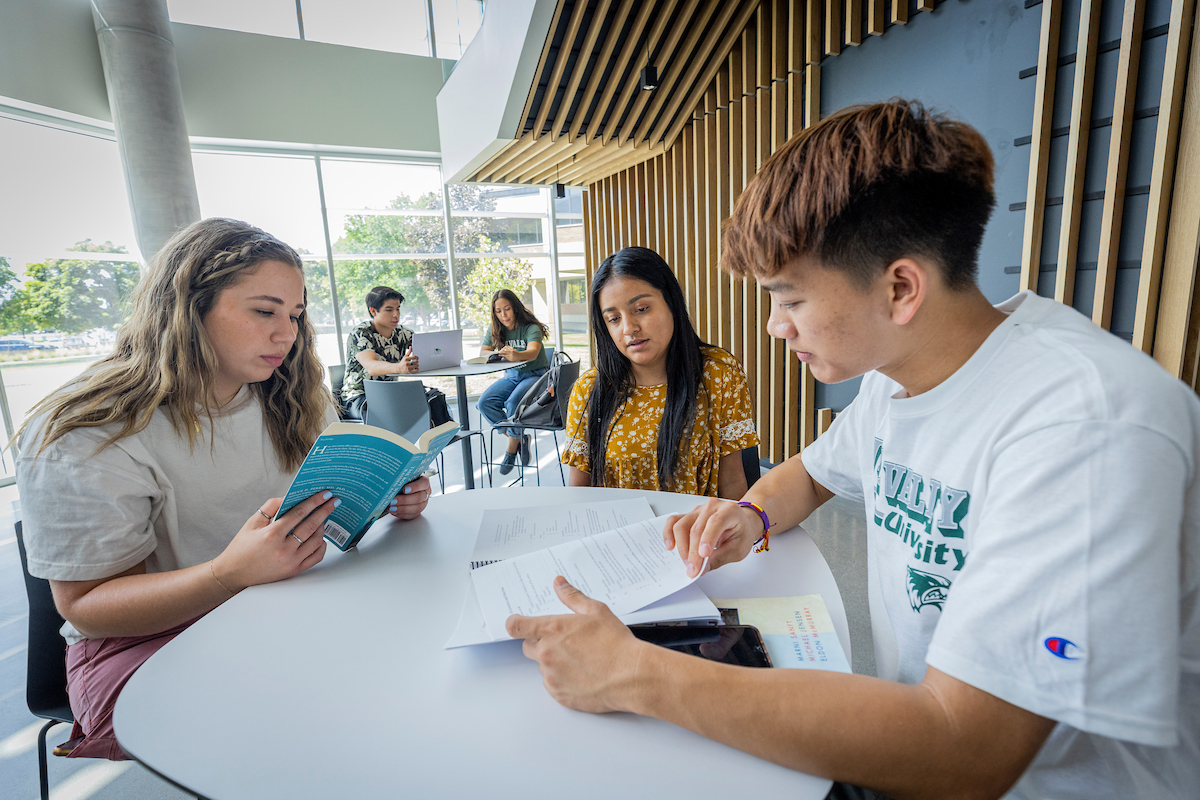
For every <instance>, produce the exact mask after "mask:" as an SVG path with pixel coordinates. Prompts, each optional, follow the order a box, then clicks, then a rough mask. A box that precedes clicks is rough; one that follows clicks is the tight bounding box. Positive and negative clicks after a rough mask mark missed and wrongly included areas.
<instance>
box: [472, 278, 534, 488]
mask: <svg viewBox="0 0 1200 800" xmlns="http://www.w3.org/2000/svg"><path fill="white" fill-rule="evenodd" d="M549 335H550V331H549V330H548V329H547V328H546V326H545V325H543V324H542V323H540V322H538V319H537V317H535V316H534V315H533V313H532V312H531V311H530V310H529V309H527V308H525V304H524V303H522V302H521V298H519V297H517V296H516V294H514V293H513V292H512V290H510V289H501V290H500V291H498V292H496V293H495V294H494V295H492V325H491V328H490V329H489V330H488V331H487V333H485V334H484V335H483V346H482V347H480V348H479V353H480V355H486V354H488V353H492V352H495V353H498V354H499V355H500V357H501V358H503V359H504V360H505V361H511V362H513V363H514V364H515V365H516V366H514V367H512V368H511V369H507V370H505V371H504V375H503V376H502V377H501V378H500V379H499V380H497V381H496V382H495V383H493V384H492V385H491V386H489V387H488V388H487V389H486V390H484V392H483V394H482V395H480V397H479V403H478V406H477V407H478V408H479V413H480V415H481V416H482V417H483V418H484V419H486V420H487V421H488V422H490V423H491V424H493V425H495V424H496V423H497V422H501V421H502V420H506V419H509V418H511V417H512V415H513V413H514V412H515V411H516V410H517V403H519V402H520V401H521V398H522V397H524V396H525V392H526V391H527V390H528V389H529V387H530V386H532V385H533V383H534V381H536V380H537V379H538V377H540V376H541V375H542V374H544V373H545V372H546V369H547V368H548V367H549V366H550V362H549V361H548V360H547V359H546V351H545V350H544V349H543V348H542V340H543V339H545V338H546V337H547V336H549ZM502 432H503V433H506V434H507V435H508V452H506V453H505V454H504V460H503V461H502V462H501V464H500V474H501V475H507V474H508V473H509V472H512V468H513V465H515V464H516V463H517V450H518V448H519V449H520V451H521V464H522V465H523V466H529V460H530V453H529V435H528V434H524V433H520V431H519V430H518V429H515V428H505V429H503V431H502Z"/></svg>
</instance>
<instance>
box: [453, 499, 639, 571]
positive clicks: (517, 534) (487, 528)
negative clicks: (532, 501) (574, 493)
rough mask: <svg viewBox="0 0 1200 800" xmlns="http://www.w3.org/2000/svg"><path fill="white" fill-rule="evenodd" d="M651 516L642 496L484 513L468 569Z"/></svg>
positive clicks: (621, 526)
mask: <svg viewBox="0 0 1200 800" xmlns="http://www.w3.org/2000/svg"><path fill="white" fill-rule="evenodd" d="M653 517H654V511H653V510H652V509H651V508H650V502H649V501H648V500H646V498H645V497H633V498H629V499H626V500H608V501H604V502H599V503H579V504H577V505H571V506H566V507H563V506H535V507H533V508H497V509H494V510H490V511H486V512H484V515H483V521H482V522H481V523H480V525H479V535H478V536H477V537H476V539H475V550H474V551H473V552H472V553H471V569H475V568H476V567H481V566H483V565H484V564H491V563H492V562H494V561H501V560H503V559H505V558H515V557H516V556H523V555H525V554H526V553H532V552H534V551H537V550H544V549H546V548H547V547H553V546H554V545H556V544H562V543H563V542H569V541H574V540H575V539H582V538H583V537H585V536H595V535H596V534H597V533H602V532H603V531H611V530H613V529H615V528H623V527H625V526H626V525H632V524H633V523H635V522H642V521H643V520H648V519H652V518H653Z"/></svg>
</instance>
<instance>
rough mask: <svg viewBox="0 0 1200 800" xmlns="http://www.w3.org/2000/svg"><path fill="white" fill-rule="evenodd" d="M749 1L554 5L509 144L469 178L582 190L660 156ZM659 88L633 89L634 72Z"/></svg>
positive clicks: (608, 0)
mask: <svg viewBox="0 0 1200 800" xmlns="http://www.w3.org/2000/svg"><path fill="white" fill-rule="evenodd" d="M758 4H759V3H758V0H560V2H559V3H558V6H557V7H556V9H555V14H554V18H553V20H552V22H551V25H550V33H549V35H548V36H547V39H546V43H545V45H544V46H543V49H542V54H541V59H540V61H539V63H538V68H537V72H536V82H535V83H534V85H533V86H532V87H531V88H530V91H529V97H528V99H527V100H526V103H525V109H524V115H523V118H522V119H523V122H522V124H521V127H520V130H519V132H518V136H519V138H517V139H516V140H515V141H514V142H513V143H512V144H511V145H509V146H507V147H505V148H504V149H503V150H501V151H500V152H499V153H497V154H496V155H495V156H494V157H493V158H492V159H491V160H490V161H488V162H487V163H485V164H484V165H483V166H481V167H480V168H479V169H478V170H477V171H476V172H475V173H474V175H472V177H471V178H470V181H473V182H482V183H531V184H544V183H557V182H562V183H571V184H574V185H583V184H584V183H586V182H592V181H595V180H596V179H597V178H598V177H603V176H605V175H609V174H612V172H615V171H617V170H619V169H625V168H627V167H628V166H629V165H630V164H633V163H638V162H640V161H644V160H646V159H648V158H651V157H653V156H655V155H657V154H658V153H661V152H662V151H663V150H665V149H666V148H667V147H669V146H670V144H671V141H672V140H673V139H674V138H675V137H676V136H677V135H678V133H679V131H680V130H681V129H682V127H683V126H684V125H685V124H686V123H687V121H688V120H689V119H690V118H691V115H692V111H693V109H694V108H695V106H696V103H697V100H698V98H702V97H703V96H704V92H705V90H706V89H707V88H708V84H709V83H711V82H712V80H713V76H714V75H715V70H716V69H718V68H719V67H720V65H721V64H723V63H725V59H726V58H727V57H728V55H729V51H730V50H731V49H732V48H733V46H734V44H736V43H737V41H738V39H739V35H740V33H741V31H742V29H743V28H744V27H745V25H746V24H747V22H748V21H749V19H750V16H751V15H752V14H753V13H754V9H755V8H756V7H757V6H758ZM648 64H650V65H653V66H655V67H656V68H657V70H658V79H659V86H658V88H657V89H654V90H653V91H647V90H644V89H642V88H641V71H642V68H643V67H645V66H647V65H648Z"/></svg>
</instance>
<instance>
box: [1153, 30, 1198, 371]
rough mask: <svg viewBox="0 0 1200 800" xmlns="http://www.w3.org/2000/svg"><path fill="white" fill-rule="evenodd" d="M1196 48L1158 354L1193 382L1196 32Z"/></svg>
mask: <svg viewBox="0 0 1200 800" xmlns="http://www.w3.org/2000/svg"><path fill="white" fill-rule="evenodd" d="M1196 20H1197V24H1200V8H1197V10H1196ZM1191 51H1192V52H1191V63H1190V64H1189V66H1188V73H1189V74H1190V75H1191V76H1192V78H1191V86H1190V87H1188V92H1187V97H1186V98H1185V99H1184V106H1183V109H1182V112H1181V117H1180V126H1179V152H1178V156H1177V158H1176V162H1175V187H1174V191H1173V192H1172V197H1171V218H1170V221H1169V225H1168V228H1167V241H1166V247H1165V250H1164V254H1163V274H1162V292H1161V294H1160V299H1159V308H1158V323H1157V326H1156V328H1157V329H1156V332H1155V335H1154V359H1155V360H1156V361H1157V362H1158V363H1159V364H1162V365H1163V367H1164V368H1166V370H1167V371H1168V372H1170V373H1171V374H1172V375H1175V376H1176V377H1178V378H1183V379H1184V380H1185V381H1186V382H1187V383H1188V385H1191V386H1193V387H1194V386H1195V382H1196V374H1195V373H1196V370H1195V366H1194V363H1195V355H1193V356H1192V359H1191V363H1189V362H1188V360H1187V354H1188V350H1189V346H1190V349H1191V351H1192V352H1193V354H1194V353H1195V352H1196V351H1197V349H1198V348H1197V342H1196V328H1195V325H1194V323H1195V322H1196V320H1195V319H1193V318H1192V315H1193V314H1194V313H1195V311H1194V307H1195V302H1196V296H1197V294H1198V293H1197V292H1196V282H1197V278H1198V277H1200V274H1198V273H1200V37H1195V34H1194V33H1193V39H1192V43H1191ZM1189 340H1190V341H1189Z"/></svg>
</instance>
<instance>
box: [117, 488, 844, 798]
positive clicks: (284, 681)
mask: <svg viewBox="0 0 1200 800" xmlns="http://www.w3.org/2000/svg"><path fill="white" fill-rule="evenodd" d="M636 494H646V495H647V497H648V499H649V500H650V504H651V506H652V507H653V508H654V511H655V512H656V513H658V514H665V513H675V512H681V511H685V510H687V509H689V508H691V507H693V506H694V505H695V504H696V502H697V501H698V498H696V497H692V496H687V495H676V494H666V493H660V492H649V493H640V492H631V491H628V490H622V489H593V488H578V487H575V488H568V487H561V488H560V487H538V488H532V487H530V488H508V489H486V490H476V491H471V492H464V493H456V494H452V495H443V496H438V497H434V498H433V499H432V501H431V502H430V504H429V507H428V509H427V511H426V513H425V514H424V515H423V517H422V518H421V519H419V520H414V521H411V522H398V521H395V520H393V519H392V518H391V517H388V518H386V519H385V520H384V521H381V522H380V523H378V524H377V525H376V527H375V528H374V529H373V530H372V531H371V532H370V533H368V534H367V536H366V538H365V539H364V540H363V542H362V544H361V545H360V546H359V547H358V548H357V550H354V551H351V552H349V553H340V552H339V551H337V550H336V549H334V548H329V551H328V555H327V556H326V557H325V560H324V562H323V563H322V564H320V565H318V566H317V567H315V568H313V569H312V570H310V571H309V572H307V573H305V574H303V575H301V576H299V577H297V578H294V579H292V580H288V581H283V582H280V583H275V584H270V585H267V586H256V587H253V588H251V589H248V590H246V591H244V592H242V593H241V594H239V595H238V596H237V597H235V598H233V599H232V600H230V601H229V602H227V603H225V604H224V605H223V606H221V607H219V608H217V609H216V610H215V611H213V612H212V613H210V614H209V615H208V616H206V617H204V618H203V619H201V620H200V621H199V622H197V623H196V624H195V625H193V626H192V627H191V628H190V629H188V630H187V631H185V632H184V633H183V634H181V635H180V636H179V637H178V638H176V639H175V640H174V641H173V642H171V643H169V644H168V645H167V646H166V647H164V648H163V649H162V650H160V651H159V652H158V653H157V654H155V655H154V656H153V657H151V658H150V660H149V661H148V662H147V663H146V664H145V665H144V666H143V667H142V668H141V669H140V670H138V671H137V672H136V673H135V674H134V676H133V678H132V679H131V680H130V681H129V683H128V684H127V685H126V687H125V690H124V691H123V692H122V693H121V696H120V699H119V700H118V702H117V706H116V713H115V726H116V732H117V737H118V740H119V741H120V743H121V746H122V747H123V748H124V749H125V750H126V752H128V753H129V754H130V755H131V756H134V757H136V758H137V759H138V760H139V761H141V762H142V763H143V764H145V765H146V766H147V767H149V768H150V769H151V770H153V771H155V772H157V773H159V774H160V775H162V776H164V777H165V778H167V779H168V780H170V781H172V782H174V783H177V784H178V785H180V786H182V787H183V788H185V789H187V790H188V791H190V792H193V793H196V794H200V795H202V796H204V797H208V798H214V800H215V799H216V798H220V800H239V799H241V798H245V800H263V799H264V798H276V797H279V798H289V800H304V798H342V797H345V798H356V800H361V799H362V798H374V797H414V798H438V797H463V798H476V797H477V798H522V799H524V798H535V797H570V798H598V799H603V800H612V798H626V797H653V798H669V797H680V796H687V797H689V798H714V799H716V798H721V800H724V799H725V798H729V797H744V796H750V795H753V796H755V797H772V798H773V797H780V798H782V797H786V798H788V800H818V799H819V798H823V797H824V796H825V794H826V793H827V792H828V790H829V786H830V783H829V781H827V780H822V779H819V778H815V777H812V776H809V775H805V774H803V773H799V772H794V771H792V770H788V769H785V768H783V767H780V766H777V765H775V764H772V763H770V762H768V761H763V760H761V759H759V758H755V757H754V756H750V755H747V754H745V753H742V752H740V751H737V750H735V749H733V748H731V747H727V746H725V745H723V744H718V743H716V742H713V741H710V740H708V739H705V738H703V737H701V736H698V735H696V734H694V733H691V732H690V731H686V730H683V729H681V728H677V727H674V726H672V725H669V724H667V723H665V722H661V721H659V720H654V719H647V718H642V717H637V716H635V715H632V714H604V715H593V714H585V713H581V712H577V711H571V710H568V709H566V708H563V707H561V706H559V705H558V704H557V703H556V702H554V700H552V699H551V698H550V696H549V695H548V694H547V693H546V691H545V689H544V688H543V687H542V682H541V676H540V675H539V674H538V670H537V665H536V664H535V663H534V662H532V661H529V660H527V659H526V658H525V657H524V656H523V655H522V654H521V645H520V643H519V642H501V643H496V644H490V645H481V646H477V647H467V648H462V649H458V650H449V651H447V650H444V649H443V645H444V644H445V642H446V640H447V639H448V638H449V637H450V634H451V633H452V632H453V630H454V628H455V625H456V623H457V621H458V617H459V612H460V610H461V608H462V602H463V599H464V597H465V595H466V592H467V585H468V582H469V580H470V578H469V576H468V561H469V558H470V554H471V550H472V547H473V545H474V541H475V535H476V532H477V529H478V526H479V522H480V519H481V515H482V513H483V511H484V509H488V508H505V507H507V508H513V507H523V506H535V505H549V504H554V505H561V504H566V503H577V502H586V501H596V500H605V499H616V498H619V497H626V496H631V495H636ZM700 586H701V587H702V588H703V589H704V590H705V592H707V593H708V594H709V595H710V596H712V597H750V596H759V597H775V596H791V595H803V594H817V593H819V594H821V595H823V596H824V598H825V603H826V605H827V606H828V609H829V613H830V616H831V617H832V618H833V622H834V626H835V628H836V630H837V634H838V637H839V639H840V640H841V642H842V646H843V648H845V650H846V655H847V658H849V656H850V637H849V634H848V630H847V627H846V612H845V608H844V607H843V605H842V600H841V597H840V595H839V594H838V589H837V585H836V584H835V583H834V580H833V575H832V574H831V573H830V571H829V568H828V566H827V565H826V563H825V560H824V559H823V558H822V557H821V554H820V553H819V552H818V551H817V548H816V545H814V544H813V542H812V540H811V539H810V538H809V537H808V534H806V533H804V532H803V531H802V530H793V531H790V532H788V533H787V534H786V535H780V536H778V537H776V536H772V537H771V549H770V551H768V552H767V553H762V554H751V555H750V556H749V557H748V558H747V559H746V560H745V561H743V562H741V563H740V564H735V565H730V566H728V567H725V568H723V569H720V570H717V571H716V572H714V573H711V574H709V575H706V576H705V577H703V578H701V580H700ZM696 701H697V702H703V698H696Z"/></svg>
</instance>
